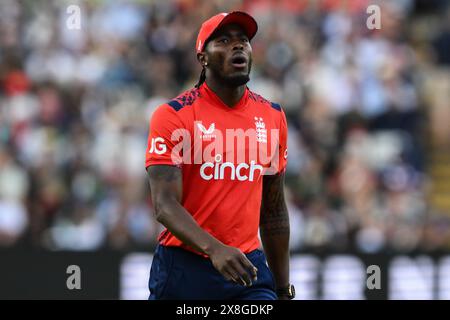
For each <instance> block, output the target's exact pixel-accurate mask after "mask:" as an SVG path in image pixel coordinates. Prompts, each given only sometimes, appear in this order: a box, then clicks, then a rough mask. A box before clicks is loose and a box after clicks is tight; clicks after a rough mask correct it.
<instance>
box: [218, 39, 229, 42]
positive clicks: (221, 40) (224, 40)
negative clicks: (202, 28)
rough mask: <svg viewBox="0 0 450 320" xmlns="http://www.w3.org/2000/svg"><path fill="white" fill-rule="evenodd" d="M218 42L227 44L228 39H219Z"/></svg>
mask: <svg viewBox="0 0 450 320" xmlns="http://www.w3.org/2000/svg"><path fill="white" fill-rule="evenodd" d="M219 42H220V43H228V42H229V40H228V38H220V39H219Z"/></svg>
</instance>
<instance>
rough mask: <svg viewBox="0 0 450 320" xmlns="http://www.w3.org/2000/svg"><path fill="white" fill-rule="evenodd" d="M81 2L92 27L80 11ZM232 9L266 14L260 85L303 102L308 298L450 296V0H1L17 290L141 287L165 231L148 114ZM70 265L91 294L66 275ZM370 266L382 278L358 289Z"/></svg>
mask: <svg viewBox="0 0 450 320" xmlns="http://www.w3.org/2000/svg"><path fill="white" fill-rule="evenodd" d="M73 4H75V5H78V6H80V8H81V30H70V29H69V28H67V26H66V22H67V19H68V17H69V14H68V13H67V11H66V9H67V7H68V6H69V5H73ZM370 4H378V5H379V6H380V7H381V29H380V30H369V29H368V28H367V26H366V20H367V18H368V17H369V14H367V13H366V8H367V7H368V6H369V5H370ZM233 9H242V10H246V11H248V12H249V13H251V14H252V15H253V16H254V17H255V18H256V20H257V21H258V23H259V32H258V34H257V36H256V37H255V39H254V40H253V42H252V46H253V58H254V59H253V60H254V64H253V70H252V76H251V81H250V83H249V87H250V88H252V89H253V90H254V91H256V92H258V93H261V94H262V95H263V96H265V97H266V98H268V99H269V100H272V101H276V102H278V103H280V104H281V105H282V106H283V108H284V110H285V111H286V114H287V117H288V123H289V141H288V143H289V150H290V153H289V164H288V168H287V186H286V192H287V202H288V207H289V213H290V218H291V233H292V236H291V250H292V253H293V257H297V258H299V259H303V260H301V261H300V262H294V263H293V270H294V271H295V272H297V273H295V274H294V278H295V281H297V283H298V285H297V287H298V289H297V290H298V291H300V292H302V294H301V296H300V297H302V298H310V299H320V298H327V299H338V298H356V299H359V298H369V299H370V298H382V299H386V298H397V299H400V298H414V297H416V298H424V299H438V298H446V299H449V298H450V263H449V260H448V257H447V256H446V253H447V252H448V249H449V247H450V125H449V122H450V105H449V104H450V68H449V65H450V1H446V0H396V1H375V0H374V1H368V0H347V1H345V0H317V1H314V0H297V1H294V0H280V1H273V0H253V1H242V0H239V1H237V0H233V1H224V0H214V1H197V0H177V1H175V0H173V1H166V0H158V1H156V0H155V1H125V0H114V1H104V0H103V1H102V0H95V1H89V0H86V1H75V0H73V1H56V0H51V1H50V0H46V1H43V0H40V1H26V0H23V1H14V0H2V1H1V2H0V297H1V298H12V297H18V298H21V297H28V298H45V297H53V298H57V297H60V298H77V297H87V298H89V297H91V298H112V299H113V298H139V297H143V294H142V290H143V289H142V286H144V288H145V285H146V281H147V279H146V277H148V271H149V261H150V260H149V259H150V258H151V252H152V250H153V248H154V246H155V240H156V237H157V234H158V233H159V231H160V230H161V227H160V226H159V225H158V224H157V223H156V221H155V220H154V218H153V215H152V214H153V209H152V204H151V200H150V194H149V187H148V181H147V177H146V173H145V170H144V152H145V147H146V139H147V130H148V120H149V118H150V116H151V114H152V112H153V111H154V110H155V108H156V107H157V106H158V105H159V104H161V103H163V102H166V101H168V100H170V99H171V98H173V97H175V96H176V95H177V94H178V93H179V92H181V91H182V90H185V89H188V88H190V87H192V86H193V85H194V84H195V83H196V81H197V80H198V76H199V74H200V67H199V65H198V63H197V62H196V59H195V51H194V43H195V37H196V35H197V32H198V28H199V26H200V23H201V22H202V21H204V20H205V19H206V18H208V17H210V16H212V15H214V14H216V13H218V12H223V11H231V10H233ZM295 254H301V255H300V256H296V255H295ZM336 258H337V259H338V262H337V265H339V266H340V267H339V266H337V265H336V264H333V263H335V262H336V260H335V259H336ZM305 259H306V260H305ZM295 260H296V259H295ZM130 261H131V262H130ZM296 261H297V260H296ZM330 261H331V262H332V263H331V267H330V266H329V265H330ZM358 261H359V262H358ZM69 264H79V265H80V266H81V267H82V272H83V274H85V275H87V276H88V279H84V280H83V285H84V289H83V290H81V292H78V293H76V292H71V291H68V290H67V289H66V288H65V279H66V277H67V275H66V273H65V270H66V269H65V268H66V267H67V265H69ZM369 264H378V265H380V267H381V271H382V274H383V289H382V292H381V291H380V292H381V293H380V292H378V293H376V292H367V291H365V290H364V289H363V291H362V292H363V295H361V294H356V295H354V294H352V293H348V292H353V291H352V289H351V287H352V285H350V282H351V281H353V285H354V286H356V287H357V288H359V289H357V290H356V289H355V290H356V291H357V292H361V288H362V287H361V286H365V266H366V265H369ZM399 264H400V265H402V266H403V267H405V268H406V269H401V271H398V270H397V269H395V266H397V265H399ZM362 265H363V266H364V268H362V267H361V266H362ZM342 266H344V267H342ZM349 266H350V267H349ZM351 266H353V267H354V268H353V267H351ZM302 268H303V269H304V268H306V269H308V268H309V269H308V270H310V271H311V270H312V271H311V272H312V274H313V275H312V276H307V275H306V273H308V272H309V271H305V270H303V269H302ZM352 268H353V269H355V268H356V269H355V270H356V271H351V270H353V269H352ZM300 269H301V270H300ZM341 269H342V270H346V271H344V272H343V273H342V272H336V270H341ZM391 269H392V270H394V269H395V270H397V271H395V270H394V271H392V270H391ZM299 270H300V271H299ZM326 270H330V272H331V273H332V274H331V275H327V274H328V273H327V271H326ZM333 270H334V273H333ZM349 270H350V271H349ZM361 270H362V271H361ZM294 271H293V272H294ZM305 272H306V273H305ZM396 272H397V273H396ZM396 274H397V276H398V277H403V278H402V279H404V280H403V282H401V284H400V285H399V284H397V285H395V283H396V281H397V280H398V279H397V278H395V277H394V276H395V275H396ZM393 275H394V276H393ZM311 277H312V278H311ZM311 279H312V280H311ZM333 279H334V280H333ZM336 279H338V282H337V284H336V283H334V282H333V281H335V280H336ZM339 279H341V280H342V279H344V280H342V281H341V282H339V281H340V280H339ZM349 279H350V280H349ZM351 279H356V280H351ZM89 281H91V284H89ZM349 281H350V282H349ZM398 281H399V280H398ZM398 281H397V282H398ZM333 283H334V284H333ZM327 284H328V287H327V288H328V289H327V288H326V286H327ZM330 286H331V287H330ZM394 286H395V288H397V287H398V286H400V287H401V288H400V289H398V290H400V291H399V292H400V293H399V294H396V293H395V292H393V291H392V292H391V291H389V290H391V289H392V288H393V287H394ZM133 288H134V289H133ZM330 288H331V289H330ZM333 288H334V289H333ZM336 288H337V289H336ZM349 288H350V289H349ZM390 288H391V289H390ZM90 290H91V291H90ZM330 290H331V291H330ZM333 290H335V291H333ZM336 290H337V291H336ZM392 290H394V289H392ZM394 291H395V290H394ZM311 292H313V293H311ZM327 292H335V294H331V295H330V294H327ZM408 292H409V293H408Z"/></svg>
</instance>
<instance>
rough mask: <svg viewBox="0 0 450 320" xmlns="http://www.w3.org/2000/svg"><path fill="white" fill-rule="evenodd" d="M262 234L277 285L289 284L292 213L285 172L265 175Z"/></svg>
mask: <svg viewBox="0 0 450 320" xmlns="http://www.w3.org/2000/svg"><path fill="white" fill-rule="evenodd" d="M262 196H263V200H262V205H261V218H260V235H261V240H262V243H263V247H264V252H265V254H266V257H267V263H268V264H269V267H270V269H271V271H272V273H273V275H274V278H275V282H276V286H277V288H284V287H287V286H288V285H289V235H290V228H289V214H288V210H287V206H286V201H285V199H284V174H279V175H275V176H266V177H264V184H263V194H262Z"/></svg>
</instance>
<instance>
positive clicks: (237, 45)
mask: <svg viewBox="0 0 450 320" xmlns="http://www.w3.org/2000/svg"><path fill="white" fill-rule="evenodd" d="M205 54H206V57H205V59H206V61H207V62H208V66H209V69H210V70H211V72H212V73H213V74H214V76H215V77H217V78H219V79H220V80H221V81H223V82H224V83H225V84H226V85H228V86H231V87H237V86H241V85H244V84H246V83H247V82H248V81H249V80H250V77H249V74H250V70H251V66H252V47H251V45H250V42H249V40H248V37H247V36H246V34H245V33H244V31H243V30H242V28H241V27H240V26H239V25H236V24H230V25H226V26H224V27H223V28H221V29H219V30H217V31H216V33H214V35H213V36H212V37H211V39H210V40H209V41H208V44H207V46H206V48H205Z"/></svg>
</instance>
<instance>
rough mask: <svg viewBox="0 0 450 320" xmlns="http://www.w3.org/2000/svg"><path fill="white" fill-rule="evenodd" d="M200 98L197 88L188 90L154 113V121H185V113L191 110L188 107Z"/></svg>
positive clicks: (162, 105)
mask: <svg viewBox="0 0 450 320" xmlns="http://www.w3.org/2000/svg"><path fill="white" fill-rule="evenodd" d="M199 96H200V92H199V90H198V89H197V88H193V89H190V90H186V91H184V92H183V93H181V94H180V95H178V96H177V97H176V98H173V99H171V100H169V101H167V102H166V103H163V104H161V105H160V106H158V107H157V108H156V110H155V111H154V112H153V115H152V119H154V120H155V121H162V120H167V119H183V118H185V114H184V112H183V111H184V110H186V109H189V108H187V107H189V106H191V105H192V104H193V103H194V102H195V100H196V99H197V98H198V97H199ZM181 110H183V111H181ZM180 111H181V112H180Z"/></svg>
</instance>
